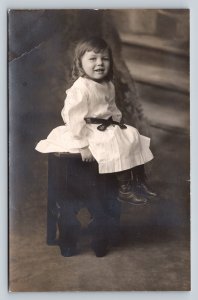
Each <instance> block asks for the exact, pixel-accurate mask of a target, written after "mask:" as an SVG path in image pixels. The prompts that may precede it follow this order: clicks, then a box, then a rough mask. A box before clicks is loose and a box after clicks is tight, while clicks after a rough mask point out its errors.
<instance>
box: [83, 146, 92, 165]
mask: <svg viewBox="0 0 198 300" xmlns="http://www.w3.org/2000/svg"><path fill="white" fill-rule="evenodd" d="M80 154H81V157H82V161H87V162H92V161H94V160H95V158H94V157H93V155H92V153H91V151H90V150H89V148H88V147H86V148H82V149H80Z"/></svg>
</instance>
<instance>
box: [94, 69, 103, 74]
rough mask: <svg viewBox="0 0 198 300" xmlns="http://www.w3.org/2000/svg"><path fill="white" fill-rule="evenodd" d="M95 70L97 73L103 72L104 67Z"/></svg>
mask: <svg viewBox="0 0 198 300" xmlns="http://www.w3.org/2000/svg"><path fill="white" fill-rule="evenodd" d="M95 72H97V73H103V72H104V69H96V70H95Z"/></svg>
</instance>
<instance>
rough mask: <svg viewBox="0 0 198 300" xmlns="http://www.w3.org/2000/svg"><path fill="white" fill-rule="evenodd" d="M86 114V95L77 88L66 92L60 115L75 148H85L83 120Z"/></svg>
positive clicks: (85, 131)
mask: <svg viewBox="0 0 198 300" xmlns="http://www.w3.org/2000/svg"><path fill="white" fill-rule="evenodd" d="M87 113H88V103H87V93H86V91H82V89H80V88H78V87H74V86H73V87H72V88H71V89H70V90H68V93H67V97H66V99H65V104H64V107H63V109H62V112H61V115H62V118H63V121H64V122H65V123H66V124H67V126H68V128H69V131H70V133H71V135H72V137H73V139H74V144H75V147H76V148H79V149H81V148H84V147H87V146H88V145H89V144H88V140H87V127H86V122H85V120H84V118H85V117H86V116H87Z"/></svg>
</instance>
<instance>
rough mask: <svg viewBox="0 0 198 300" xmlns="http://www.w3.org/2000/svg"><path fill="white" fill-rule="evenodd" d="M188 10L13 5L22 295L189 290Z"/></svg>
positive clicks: (14, 209) (13, 257) (12, 103)
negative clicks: (27, 7) (40, 7)
mask: <svg viewBox="0 0 198 300" xmlns="http://www.w3.org/2000/svg"><path fill="white" fill-rule="evenodd" d="M189 18H190V14H189V10H188V9H99V10H98V9H97V10H96V9H56V10H54V9H42V10H41V9H36V10H30V9H29V10H27V9H20V10H19V9H10V10H8V13H7V21H8V148H9V153H8V156H9V158H8V159H9V191H8V193H9V232H8V235H9V278H8V281H9V283H8V285H9V291H10V292H57V291H190V290H191V282H190V90H189V82H190V78H189V77H190V73H189V21H190V20H189Z"/></svg>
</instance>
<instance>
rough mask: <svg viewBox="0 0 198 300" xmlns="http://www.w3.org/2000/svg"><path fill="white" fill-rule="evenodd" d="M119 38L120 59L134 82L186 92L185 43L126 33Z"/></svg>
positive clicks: (187, 60) (186, 59)
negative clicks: (120, 44)
mask: <svg viewBox="0 0 198 300" xmlns="http://www.w3.org/2000/svg"><path fill="white" fill-rule="evenodd" d="M120 38H121V40H122V42H123V47H122V48H123V50H122V54H123V58H124V60H125V63H126V65H127V67H128V69H129V71H130V73H131V75H132V77H133V78H134V79H135V80H136V81H138V82H142V83H146V84H151V85H156V86H160V87H163V88H167V89H170V90H176V91H180V92H184V93H189V56H188V50H187V49H188V47H187V45H186V44H184V43H183V44H182V42H181V41H178V40H177V41H173V40H164V39H161V38H159V37H155V36H148V35H147V36H145V35H134V34H128V33H126V34H125V33H124V34H123V33H120ZM181 45H182V46H181Z"/></svg>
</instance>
